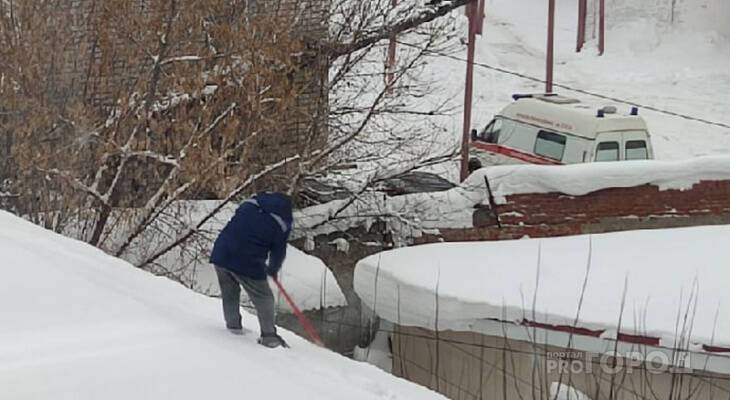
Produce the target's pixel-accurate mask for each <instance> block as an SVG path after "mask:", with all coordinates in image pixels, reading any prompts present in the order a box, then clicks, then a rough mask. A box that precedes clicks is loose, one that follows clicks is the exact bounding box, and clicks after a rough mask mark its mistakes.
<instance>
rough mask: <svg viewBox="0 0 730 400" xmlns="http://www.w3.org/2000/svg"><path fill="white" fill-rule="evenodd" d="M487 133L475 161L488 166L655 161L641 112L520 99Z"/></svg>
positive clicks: (474, 151) (549, 97)
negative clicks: (622, 111) (621, 111)
mask: <svg viewBox="0 0 730 400" xmlns="http://www.w3.org/2000/svg"><path fill="white" fill-rule="evenodd" d="M513 98H514V100H515V101H514V102H513V103H512V104H510V105H508V106H507V107H506V108H505V109H504V110H502V111H501V112H500V113H499V114H497V115H496V116H495V118H494V120H492V122H490V123H489V125H487V127H486V128H484V129H483V130H482V131H481V132H478V131H472V141H471V146H470V147H471V156H472V157H476V158H477V159H479V161H481V163H482V165H485V166H486V165H499V164H517V163H529V164H556V165H559V164H575V163H586V162H595V161H622V160H646V159H652V158H654V153H653V150H652V146H651V137H650V136H649V131H648V129H647V126H646V122H645V121H644V119H643V118H641V117H640V116H639V109H638V108H636V107H631V108H630V109H628V108H629V107H626V108H627V109H628V110H627V111H628V112H626V113H620V112H619V109H618V107H616V106H603V107H596V106H591V105H588V104H585V103H582V102H581V101H579V100H576V99H572V98H568V97H564V96H559V95H556V94H536V95H534V94H528V95H514V96H513Z"/></svg>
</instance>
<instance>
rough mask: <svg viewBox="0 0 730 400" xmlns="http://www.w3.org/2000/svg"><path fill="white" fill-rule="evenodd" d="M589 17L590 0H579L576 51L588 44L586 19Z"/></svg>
mask: <svg viewBox="0 0 730 400" xmlns="http://www.w3.org/2000/svg"><path fill="white" fill-rule="evenodd" d="M587 18H588V0H578V38H577V41H576V45H575V51H576V52H578V53H579V52H580V51H581V50H583V45H584V44H586V19H587Z"/></svg>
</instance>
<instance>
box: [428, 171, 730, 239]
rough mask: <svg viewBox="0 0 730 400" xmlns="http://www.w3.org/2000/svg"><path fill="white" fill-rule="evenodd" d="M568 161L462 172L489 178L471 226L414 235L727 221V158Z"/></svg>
mask: <svg viewBox="0 0 730 400" xmlns="http://www.w3.org/2000/svg"><path fill="white" fill-rule="evenodd" d="M726 163H727V164H728V165H725V164H726ZM557 168H564V167H557ZM723 168H729V169H727V170H725V171H723ZM569 169H570V170H565V169H562V170H558V169H554V168H553V167H532V166H530V167H527V168H519V167H518V168H514V167H507V168H506V169H502V168H498V169H496V170H495V169H491V170H492V171H491V172H487V171H485V170H483V171H480V172H481V173H480V175H479V176H478V177H477V178H470V179H471V180H472V182H473V183H476V182H478V181H479V180H480V179H481V180H483V179H484V178H485V177H486V178H487V179H490V180H492V181H494V182H493V183H492V184H491V186H492V187H493V188H494V189H493V197H494V200H493V201H492V202H491V206H490V202H489V200H488V199H487V200H486V201H483V202H481V203H480V204H478V205H477V206H476V207H475V210H474V212H473V214H472V225H473V227H464V228H440V229H439V232H440V234H439V235H433V234H431V235H424V236H423V237H420V238H416V239H415V242H416V243H427V242H433V241H439V240H445V241H474V240H507V239H519V238H522V237H525V236H529V237H551V236H565V235H578V234H585V233H602V232H614V231H624V230H633V229H655V228H671V227H684V226H697V225H717V224H730V158H727V157H705V158H698V159H695V160H689V161H678V162H660V161H649V162H641V163H633V164H631V165H621V164H612V165H608V164H606V165H584V166H582V167H581V166H578V167H569ZM725 175H728V176H725ZM485 186H486V184H485ZM613 186H615V187H613ZM561 189H562V190H561ZM497 218H499V225H501V227H500V226H498V223H497Z"/></svg>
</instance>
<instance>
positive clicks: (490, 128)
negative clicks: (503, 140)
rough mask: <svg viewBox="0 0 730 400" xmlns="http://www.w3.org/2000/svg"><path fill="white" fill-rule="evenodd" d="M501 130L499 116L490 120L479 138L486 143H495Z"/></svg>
mask: <svg viewBox="0 0 730 400" xmlns="http://www.w3.org/2000/svg"><path fill="white" fill-rule="evenodd" d="M501 131H502V120H501V119H500V118H497V119H495V120H494V121H492V122H491V123H490V124H489V125H487V127H486V128H485V129H484V132H482V135H481V139H482V140H483V141H485V142H487V143H497V142H498V141H499V134H500V132H501Z"/></svg>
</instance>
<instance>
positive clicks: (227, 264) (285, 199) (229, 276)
mask: <svg viewBox="0 0 730 400" xmlns="http://www.w3.org/2000/svg"><path fill="white" fill-rule="evenodd" d="M292 222H293V217H292V204H291V199H290V198H289V196H287V195H285V194H282V193H271V192H263V193H258V194H256V195H255V196H254V197H253V198H251V199H248V200H246V201H244V202H243V203H242V204H241V205H240V206H239V207H238V209H237V210H236V214H235V215H234V216H233V218H232V219H231V220H230V221H229V222H228V224H227V225H226V226H225V228H223V230H222V231H221V233H220V235H218V239H216V241H215V245H214V246H213V253H212V254H211V257H210V262H211V263H213V264H214V265H215V270H216V273H217V275H218V282H219V283H220V287H221V297H222V299H223V316H224V317H225V320H226V327H227V328H228V329H229V330H230V331H231V332H233V333H236V334H242V333H243V326H242V325H241V311H240V301H241V299H240V296H241V286H243V289H244V290H245V291H246V293H247V294H248V297H249V299H251V302H253V305H254V307H256V314H257V316H258V319H259V325H260V326H261V337H260V338H259V343H260V344H262V345H264V346H267V347H278V346H285V347H286V342H284V340H283V339H282V338H281V336H279V335H278V334H277V333H276V325H274V295H273V293H272V292H271V287H269V282H268V281H267V279H266V277H267V275H268V276H270V277H272V278H276V276H277V274H278V273H279V270H280V269H281V265H282V263H283V262H284V258H285V257H286V247H287V241H288V240H289V234H290V233H291V230H292ZM267 260H268V263H267ZM239 285H240V286H239Z"/></svg>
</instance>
